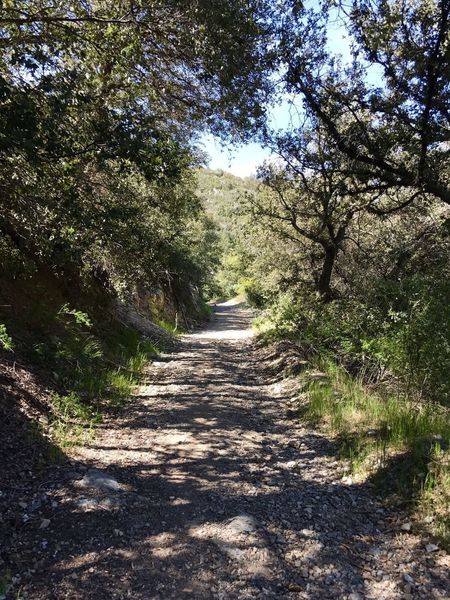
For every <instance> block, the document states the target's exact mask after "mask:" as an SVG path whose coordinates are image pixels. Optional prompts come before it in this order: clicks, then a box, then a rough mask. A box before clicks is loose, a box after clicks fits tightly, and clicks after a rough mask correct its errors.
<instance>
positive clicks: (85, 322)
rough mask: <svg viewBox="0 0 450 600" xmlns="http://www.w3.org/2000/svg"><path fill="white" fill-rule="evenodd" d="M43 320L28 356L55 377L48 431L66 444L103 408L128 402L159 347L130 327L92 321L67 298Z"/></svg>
mask: <svg viewBox="0 0 450 600" xmlns="http://www.w3.org/2000/svg"><path fill="white" fill-rule="evenodd" d="M47 323H48V329H49V332H50V333H49V334H48V335H46V336H44V335H40V336H39V337H38V338H37V339H36V338H35V341H34V344H33V345H32V348H31V358H32V359H33V360H34V361H35V362H36V363H37V364H39V365H40V367H42V369H44V370H45V371H47V372H48V374H49V376H50V377H51V378H52V379H53V380H54V382H55V388H56V389H57V390H58V392H57V393H56V392H55V393H53V394H52V395H51V396H50V403H51V406H52V417H51V427H50V428H51V436H52V439H53V441H54V442H55V444H57V445H58V446H59V447H60V448H68V447H70V446H73V445H75V444H80V443H82V442H83V440H84V439H85V438H86V436H87V435H91V433H92V430H93V428H95V426H96V425H97V424H98V422H99V421H100V420H101V414H102V413H103V412H105V411H108V410H109V409H111V408H112V409H117V408H119V407H122V406H123V405H124V404H125V403H126V402H127V400H128V399H129V398H130V397H131V395H132V392H133V390H134V389H135V387H136V385H138V384H139V382H140V381H141V378H142V373H143V371H144V369H145V367H146V365H147V364H148V363H149V361H150V360H151V359H152V358H154V357H155V356H157V355H158V354H159V353H160V351H161V349H160V348H159V347H158V345H157V344H156V343H155V342H153V341H151V340H149V339H147V338H145V337H143V336H142V335H140V334H139V332H138V331H136V330H134V329H132V328H130V327H125V326H123V325H121V324H117V323H116V324H115V328H114V329H112V328H111V327H109V328H106V327H105V326H101V327H96V326H95V325H94V324H93V322H92V321H91V319H90V318H89V316H88V315H87V314H86V313H84V312H82V311H80V310H75V309H72V308H70V307H69V306H68V305H67V304H65V305H63V306H62V307H61V309H60V310H59V311H57V312H56V313H55V314H54V316H53V317H51V315H47Z"/></svg>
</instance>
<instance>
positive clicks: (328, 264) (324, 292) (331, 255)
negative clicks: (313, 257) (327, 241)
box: [317, 246, 338, 302]
mask: <svg viewBox="0 0 450 600" xmlns="http://www.w3.org/2000/svg"><path fill="white" fill-rule="evenodd" d="M337 253H338V248H337V247H336V246H326V247H325V257H324V260H323V264H322V271H321V273H320V277H319V281H318V282H317V291H318V292H319V294H320V296H321V297H322V299H323V300H325V302H328V301H329V300H331V299H332V297H333V294H332V291H331V276H332V274H333V267H334V263H335V262H336V257H337Z"/></svg>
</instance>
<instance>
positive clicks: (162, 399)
mask: <svg viewBox="0 0 450 600" xmlns="http://www.w3.org/2000/svg"><path fill="white" fill-rule="evenodd" d="M250 319H251V313H250V311H249V310H248V309H246V308H245V307H242V306H240V305H234V306H233V305H226V304H222V305H219V306H218V307H217V308H216V313H215V316H214V319H213V321H212V322H211V324H210V325H209V327H208V328H207V329H205V330H203V331H201V332H197V333H194V334H191V335H187V336H185V337H184V338H183V339H182V340H181V341H180V343H179V346H178V348H177V349H176V351H175V352H174V354H166V355H163V356H162V357H161V358H160V359H158V361H156V362H154V363H153V364H152V366H151V367H150V372H149V374H148V379H147V383H146V382H145V381H144V383H143V385H142V386H141V387H140V388H139V390H138V392H137V395H136V397H135V399H134V401H133V402H132V404H131V405H130V406H129V409H128V410H127V411H126V413H125V414H123V415H122V416H121V417H119V418H118V419H117V418H116V419H113V420H111V421H109V422H106V423H105V424H104V425H103V426H101V427H100V428H99V430H98V431H97V433H96V435H95V438H94V439H93V440H91V441H90V442H88V443H87V444H86V445H85V446H83V447H80V448H78V450H77V453H76V455H75V456H74V460H73V461H72V465H71V468H70V469H69V470H68V469H67V468H66V467H64V468H63V469H62V470H64V477H62V474H61V473H60V479H61V481H63V482H62V483H57V484H56V485H53V486H50V489H48V492H47V495H48V496H49V497H50V499H51V503H50V504H49V508H48V510H47V512H48V514H47V513H46V514H45V515H44V516H45V517H46V518H47V517H48V521H46V520H45V521H44V524H45V531H42V530H39V529H38V530H37V536H38V537H39V539H40V541H39V540H36V543H40V544H42V543H44V544H45V546H46V549H45V551H44V552H43V553H42V556H43V557H44V558H43V560H42V561H41V563H40V568H39V569H37V572H36V573H35V574H34V575H33V577H32V580H31V581H30V583H29V584H27V585H26V586H25V587H24V588H23V592H26V593H27V594H28V595H27V598H29V599H38V598H40V599H42V598H73V599H75V598H77V599H78V598H83V599H91V598H92V599H94V598H95V599H96V600H100V599H106V598H108V599H110V598H133V599H136V600H137V599H142V600H150V599H152V600H153V599H154V600H156V599H161V600H163V599H164V600H166V599H169V598H174V599H177V600H181V599H182V598H189V599H193V598H195V599H210V598H211V599H213V598H214V599H219V598H223V599H232V598H236V599H237V598H239V599H244V598H314V599H323V598H347V599H349V600H350V599H351V600H356V599H357V598H361V599H362V598H367V599H378V598H389V599H390V598H407V597H412V596H411V594H412V593H413V591H414V597H418V598H444V597H445V594H446V590H445V586H446V582H445V578H444V577H443V573H444V572H445V568H444V567H445V565H444V563H443V562H442V561H444V560H445V557H444V556H442V555H441V553H434V552H427V551H426V550H425V548H424V547H423V542H422V541H420V539H419V538H416V536H414V535H412V534H411V533H408V532H406V531H403V530H402V528H401V521H399V516H398V515H397V516H396V515H394V514H391V513H389V511H387V510H386V509H385V508H383V506H382V505H381V504H379V503H378V501H377V499H376V497H375V496H374V494H373V492H372V490H371V489H370V488H369V487H366V486H365V485H355V484H352V481H351V479H350V478H348V477H347V478H346V477H343V471H342V463H339V462H337V461H336V459H335V458H334V456H335V448H334V447H333V445H332V444H331V442H330V441H329V440H328V439H326V438H325V437H322V436H321V435H320V434H318V433H314V432H312V431H308V430H306V429H303V428H302V427H301V425H300V424H299V423H298V422H296V421H293V420H291V419H289V417H288V416H287V414H288V413H287V411H286V407H285V404H283V403H285V400H286V398H285V397H284V394H285V392H286V390H285V391H284V392H283V390H282V389H281V384H280V383H273V380H271V379H270V377H269V372H268V369H269V363H268V359H269V357H268V356H267V350H265V351H264V352H265V353H266V354H265V356H263V355H262V354H261V352H262V351H261V349H258V348H257V347H256V346H255V344H254V342H253V341H252V339H251V330H250ZM270 382H272V383H270ZM286 393H287V392H286ZM283 406H284V408H283ZM50 507H51V508H50ZM41 538H42V539H41ZM44 538H45V541H44V542H43V540H44Z"/></svg>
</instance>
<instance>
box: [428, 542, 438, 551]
mask: <svg viewBox="0 0 450 600" xmlns="http://www.w3.org/2000/svg"><path fill="white" fill-rule="evenodd" d="M425 550H426V551H427V552H436V551H437V550H439V546H436V544H427V545H426V546H425Z"/></svg>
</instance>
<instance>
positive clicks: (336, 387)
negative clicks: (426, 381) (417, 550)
mask: <svg viewBox="0 0 450 600" xmlns="http://www.w3.org/2000/svg"><path fill="white" fill-rule="evenodd" d="M316 366H317V368H318V369H319V372H318V373H317V371H316V372H314V371H312V372H311V373H310V375H309V377H308V375H306V378H305V390H304V391H305V392H306V394H305V396H306V402H304V403H303V404H302V405H301V409H300V411H301V414H302V416H303V417H304V418H305V419H306V420H307V421H309V422H310V423H312V424H315V425H319V424H320V425H321V426H323V427H325V428H326V429H327V430H328V431H329V432H331V433H332V434H333V435H334V436H336V438H337V439H338V441H339V445H340V453H341V456H342V458H344V459H347V460H349V461H350V464H351V468H352V471H353V473H354V474H355V475H357V476H363V477H367V478H368V479H369V480H370V481H371V482H372V483H374V484H375V485H376V487H377V488H378V489H379V490H380V491H382V492H383V494H384V495H386V496H387V497H389V498H390V499H391V500H392V501H394V502H402V503H405V502H406V503H407V504H410V505H411V508H412V509H413V510H414V512H415V514H416V516H417V517H418V521H419V522H421V523H422V526H426V528H427V530H429V531H430V532H431V533H432V534H434V535H435V536H437V537H438V538H440V541H441V543H442V545H444V546H446V547H447V548H450V514H449V506H450V469H449V465H450V450H449V447H450V419H449V411H448V409H447V408H446V407H443V406H441V405H439V404H430V403H423V402H419V401H413V400H410V399H408V398H406V397H401V396H394V395H388V394H386V393H382V392H381V391H380V390H378V391H374V390H371V389H369V388H368V387H367V386H365V385H364V384H363V383H362V381H360V380H357V379H355V378H353V377H352V376H350V375H349V374H348V373H347V372H346V371H345V370H344V369H343V368H342V367H340V366H337V365H336V364H334V363H332V362H331V361H330V362H326V363H319V364H317V365H316Z"/></svg>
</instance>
